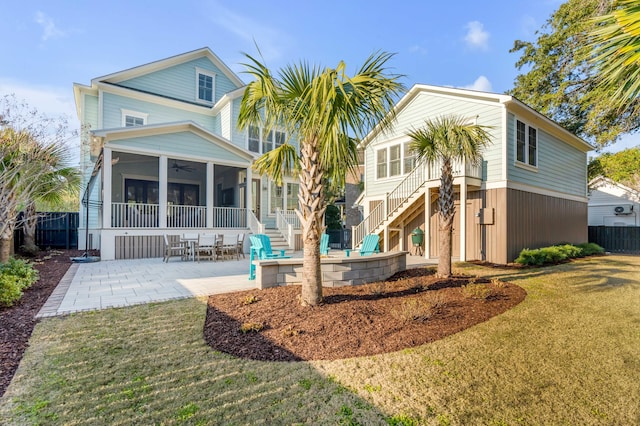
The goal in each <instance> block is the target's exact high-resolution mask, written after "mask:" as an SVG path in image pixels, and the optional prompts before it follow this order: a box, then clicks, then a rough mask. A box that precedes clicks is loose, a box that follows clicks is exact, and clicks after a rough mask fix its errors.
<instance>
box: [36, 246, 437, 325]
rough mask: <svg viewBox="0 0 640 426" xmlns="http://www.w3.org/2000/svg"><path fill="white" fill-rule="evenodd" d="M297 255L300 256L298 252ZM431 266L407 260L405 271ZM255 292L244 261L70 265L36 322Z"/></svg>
mask: <svg viewBox="0 0 640 426" xmlns="http://www.w3.org/2000/svg"><path fill="white" fill-rule="evenodd" d="M300 255H301V253H300ZM427 263H431V262H429V261H427V260H425V259H424V258H421V257H418V256H411V255H408V256H407V267H408V268H409V267H415V266H419V265H423V264H427ZM252 288H256V283H255V281H250V280H249V258H248V256H247V259H240V260H235V259H234V260H224V261H218V262H209V261H207V262H200V263H198V262H183V261H180V260H178V259H171V260H170V261H169V263H164V262H163V261H162V259H160V258H155V259H135V260H111V261H101V262H95V263H76V264H73V265H71V267H70V268H69V270H68V271H67V273H66V274H65V276H64V277H63V278H62V280H61V281H60V284H58V286H57V287H56V289H55V290H54V291H53V293H52V294H51V296H50V297H49V299H48V300H47V302H46V303H45V304H44V306H43V307H42V309H41V310H40V312H39V313H38V315H37V317H38V318H44V317H51V316H57V315H66V314H71V313H74V312H81V311H90V310H97V309H106V308H114V307H122V306H130V305H136V304H141V303H150V302H161V301H165V300H171V299H182V298H185V297H194V296H209V295H211V294H219V293H228V292H231V291H241V290H249V289H252Z"/></svg>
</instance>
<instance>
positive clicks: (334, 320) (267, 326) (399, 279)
mask: <svg viewBox="0 0 640 426" xmlns="http://www.w3.org/2000/svg"><path fill="white" fill-rule="evenodd" d="M470 280H471V282H470ZM474 281H475V283H477V284H481V286H482V288H484V289H485V290H482V288H480V290H481V291H480V293H482V292H486V293H487V294H486V295H483V296H486V297H485V298H480V299H475V298H471V297H469V296H468V294H467V295H465V292H466V290H468V289H464V288H463V286H464V285H467V284H469V283H473V282H474ZM299 294H300V288H299V287H298V286H289V287H277V288H272V289H267V290H250V291H245V292H239V293H229V294H221V295H215V296H210V297H209V300H208V308H207V317H206V322H205V325H204V338H205V340H206V342H207V343H208V344H209V345H210V346H211V347H212V348H213V349H215V350H217V351H221V352H225V353H228V354H231V355H235V356H238V357H244V358H250V359H255V360H263V361H302V360H333V359H343V358H350V357H359V356H367V355H374V354H379V353H386V352H393V351H398V350H401V349H404V348H411V347H415V346H419V345H422V344H425V343H428V342H432V341H435V340H438V339H442V338H443V337H445V336H449V335H451V334H454V333H457V332H459V331H462V330H465V329H467V328H469V327H471V326H473V325H475V324H478V323H481V322H483V321H486V320H488V319H489V318H491V317H493V316H496V315H499V314H501V313H503V312H505V311H506V310H508V309H510V308H512V307H514V306H515V305H517V304H518V303H520V302H521V301H522V300H523V299H524V298H525V296H526V292H525V291H524V290H523V289H522V288H520V287H518V286H516V285H514V284H510V283H503V282H498V283H497V284H496V283H491V282H490V281H489V280H482V279H477V280H475V279H473V278H471V277H464V276H454V277H453V278H452V279H450V280H441V279H438V278H436V277H435V276H434V275H433V270H432V269H428V268H419V269H410V270H407V271H404V272H401V273H399V274H396V275H395V276H394V277H392V278H391V279H389V280H388V281H386V282H380V283H374V284H367V285H361V286H354V287H341V288H325V289H323V295H324V303H323V304H322V305H320V306H316V307H306V308H305V307H302V306H300V303H299V302H298V295H299ZM243 328H244V331H243V330H242V329H243Z"/></svg>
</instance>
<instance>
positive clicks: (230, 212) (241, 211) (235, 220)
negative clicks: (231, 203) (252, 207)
mask: <svg viewBox="0 0 640 426" xmlns="http://www.w3.org/2000/svg"><path fill="white" fill-rule="evenodd" d="M213 227H214V228H246V227H247V209H245V208H240V207H214V208H213Z"/></svg>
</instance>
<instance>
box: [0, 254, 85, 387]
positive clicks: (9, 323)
mask: <svg viewBox="0 0 640 426" xmlns="http://www.w3.org/2000/svg"><path fill="white" fill-rule="evenodd" d="M82 253H83V251H79V250H48V251H42V252H41V253H39V254H38V256H36V257H35V258H34V259H31V261H32V262H33V263H34V266H35V268H36V269H37V270H38V271H39V273H40V278H39V279H38V281H36V282H35V283H34V284H33V285H32V286H31V287H29V288H28V289H27V290H25V292H24V295H23V296H22V298H21V299H20V300H19V301H18V302H16V303H15V304H14V305H13V306H11V307H2V306H0V396H2V395H4V392H5V390H6V389H7V387H8V386H9V383H10V382H11V379H12V378H13V375H14V373H15V372H16V369H17V368H18V364H19V363H20V360H21V359H22V355H23V354H24V351H25V350H26V349H27V347H28V345H29V338H30V337H31V333H32V332H33V328H34V327H35V325H36V323H37V322H38V320H36V314H37V313H38V312H39V311H40V308H42V305H44V303H45V302H46V301H47V299H48V298H49V296H50V295H51V293H52V292H53V290H54V289H55V288H56V286H57V285H58V283H59V282H60V280H61V279H62V277H63V276H64V274H65V273H66V272H67V270H68V269H69V267H70V266H71V259H70V258H71V257H76V256H80V255H81V254H82Z"/></svg>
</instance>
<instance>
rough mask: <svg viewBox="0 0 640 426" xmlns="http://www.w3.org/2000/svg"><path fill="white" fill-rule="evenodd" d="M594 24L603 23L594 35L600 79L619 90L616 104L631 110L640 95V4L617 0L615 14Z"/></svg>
mask: <svg viewBox="0 0 640 426" xmlns="http://www.w3.org/2000/svg"><path fill="white" fill-rule="evenodd" d="M594 21H595V22H596V23H597V24H599V25H597V26H596V27H595V28H594V30H593V31H592V32H591V46H592V47H593V49H594V53H595V55H594V59H593V61H594V62H595V64H596V66H597V67H598V77H597V78H598V80H599V82H600V83H601V84H604V85H606V86H607V87H611V88H613V89H615V91H614V99H612V101H613V102H614V103H615V104H616V105H617V106H618V107H619V108H620V109H621V110H623V111H629V110H630V108H631V107H633V105H634V102H635V101H636V100H637V99H638V97H639V96H640V3H639V2H638V1H637V0H617V1H616V2H615V3H614V9H613V10H612V12H611V13H609V14H607V15H603V16H600V17H597V18H595V19H594ZM635 106H636V112H637V108H638V105H637V103H635Z"/></svg>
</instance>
